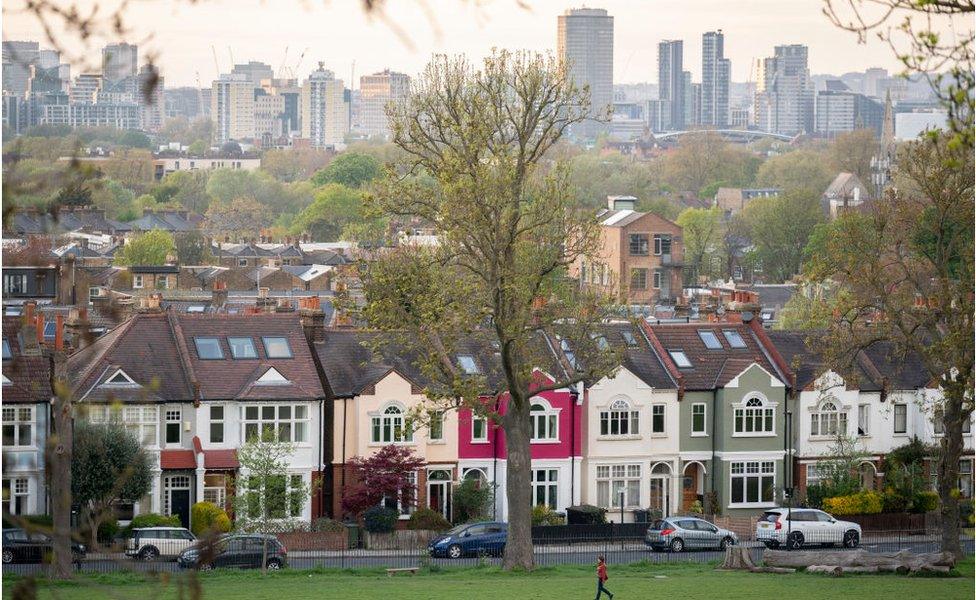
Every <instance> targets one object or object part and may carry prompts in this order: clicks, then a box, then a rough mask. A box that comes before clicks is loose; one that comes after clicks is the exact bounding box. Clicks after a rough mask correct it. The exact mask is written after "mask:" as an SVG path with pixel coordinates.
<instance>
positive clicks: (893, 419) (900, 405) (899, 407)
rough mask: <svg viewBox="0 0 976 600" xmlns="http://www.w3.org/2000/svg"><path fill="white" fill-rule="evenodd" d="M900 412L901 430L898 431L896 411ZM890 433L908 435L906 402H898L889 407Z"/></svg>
mask: <svg viewBox="0 0 976 600" xmlns="http://www.w3.org/2000/svg"><path fill="white" fill-rule="evenodd" d="M899 410H900V411H901V412H902V430H901V431H898V412H899ZM891 432H892V435H908V404H905V403H903V402H899V403H897V404H895V405H893V406H892V407H891Z"/></svg>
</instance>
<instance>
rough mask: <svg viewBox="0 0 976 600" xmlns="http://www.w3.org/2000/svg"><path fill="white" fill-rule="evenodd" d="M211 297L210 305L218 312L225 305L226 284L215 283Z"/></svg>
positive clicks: (221, 282)
mask: <svg viewBox="0 0 976 600" xmlns="http://www.w3.org/2000/svg"><path fill="white" fill-rule="evenodd" d="M212 294H213V297H212V299H211V300H210V304H211V305H212V306H213V308H214V309H215V310H220V309H222V308H223V307H224V305H225V304H227V282H226V281H215V282H214V284H213V290H212Z"/></svg>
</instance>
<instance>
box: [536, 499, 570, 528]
mask: <svg viewBox="0 0 976 600" xmlns="http://www.w3.org/2000/svg"><path fill="white" fill-rule="evenodd" d="M564 523H565V519H564V517H563V516H562V515H561V514H559V513H557V512H556V511H554V510H553V509H552V507H550V506H549V505H548V504H537V505H535V506H533V507H532V525H563V524H564Z"/></svg>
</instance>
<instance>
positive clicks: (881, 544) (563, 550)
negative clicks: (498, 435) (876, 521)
mask: <svg viewBox="0 0 976 600" xmlns="http://www.w3.org/2000/svg"><path fill="white" fill-rule="evenodd" d="M744 544H745V545H746V546H748V547H750V548H752V549H753V558H754V559H755V560H756V561H757V562H758V561H759V559H760V558H761V555H762V550H763V547H762V545H761V544H759V543H758V542H754V541H748V542H744ZM861 547H862V548H864V549H865V550H868V551H869V552H897V551H898V550H910V551H912V552H916V553H919V552H937V551H938V550H939V548H940V544H939V542H938V538H936V537H933V536H918V537H916V536H911V537H901V538H896V539H872V538H870V537H868V538H865V540H864V543H863V544H862V545H861ZM963 548H964V549H965V551H966V552H968V553H970V554H972V553H973V550H974V548H973V540H972V539H971V538H965V539H964V541H963ZM598 554H603V555H605V556H606V557H607V562H609V563H611V564H626V563H633V562H638V561H648V562H655V563H670V562H673V563H678V562H710V561H716V560H721V558H722V557H723V553H722V552H721V551H719V550H699V551H688V552H682V553H680V554H672V553H670V552H653V551H650V550H648V549H647V548H646V547H645V546H644V544H643V543H642V542H638V541H625V542H620V541H615V542H605V543H601V542H597V543H585V544H567V545H554V546H539V545H537V546H536V548H535V560H536V563H537V564H539V565H557V564H585V565H590V564H593V563H594V562H595V561H596V556H597V555H598ZM288 563H289V566H290V567H291V568H293V569H312V568H316V567H322V568H341V569H348V568H368V567H373V568H384V567H385V568H390V567H394V568H395V567H416V566H421V565H424V564H436V565H439V566H441V567H461V566H477V565H482V564H491V565H497V564H499V563H500V559H499V558H497V557H484V558H477V557H469V558H463V559H460V560H450V559H444V558H438V559H430V558H427V557H426V556H424V554H423V553H420V552H410V551H399V552H395V551H389V550H347V551H291V552H289V553H288ZM44 569H45V566H44V565H39V564H12V565H4V566H3V572H4V573H16V574H20V575H28V574H35V573H40V572H43V570H44ZM81 570H82V571H84V572H93V573H109V572H114V571H142V572H149V571H156V572H161V571H178V570H179V569H178V567H177V566H176V563H175V562H171V561H158V562H148V563H147V562H141V561H137V560H132V559H129V558H126V557H125V556H124V555H123V554H98V555H90V556H89V557H88V558H87V559H86V560H85V561H83V563H82V565H81Z"/></svg>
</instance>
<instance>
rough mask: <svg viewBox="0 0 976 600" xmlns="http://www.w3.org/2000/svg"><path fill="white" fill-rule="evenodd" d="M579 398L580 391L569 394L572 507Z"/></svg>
mask: <svg viewBox="0 0 976 600" xmlns="http://www.w3.org/2000/svg"><path fill="white" fill-rule="evenodd" d="M582 384H583V382H579V383H578V384H577V387H582ZM578 398H579V391H578V390H573V391H571V392H570V393H569V400H570V402H572V403H573V404H572V407H571V408H572V411H570V413H569V416H570V421H569V502H570V506H572V505H573V502H574V501H575V498H576V400H577V399H578Z"/></svg>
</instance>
